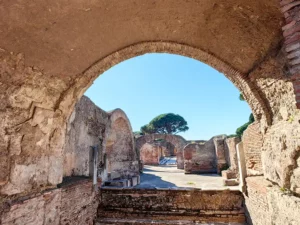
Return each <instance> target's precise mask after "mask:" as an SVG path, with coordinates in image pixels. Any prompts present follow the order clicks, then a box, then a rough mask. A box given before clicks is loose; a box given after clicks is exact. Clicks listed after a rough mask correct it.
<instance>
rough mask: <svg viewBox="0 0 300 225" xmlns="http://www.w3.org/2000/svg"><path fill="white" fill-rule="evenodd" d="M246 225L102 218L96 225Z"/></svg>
mask: <svg viewBox="0 0 300 225" xmlns="http://www.w3.org/2000/svg"><path fill="white" fill-rule="evenodd" d="M109 224H113V225H153V224H154V225H245V224H244V223H218V222H217V223H216V222H212V223H210V222H208V223H201V222H197V221H189V220H150V219H120V218H102V219H97V221H96V225H109Z"/></svg>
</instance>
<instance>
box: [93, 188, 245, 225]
mask: <svg viewBox="0 0 300 225" xmlns="http://www.w3.org/2000/svg"><path fill="white" fill-rule="evenodd" d="M100 198H101V204H100V205H99V210H98V218H127V219H133V218H143V219H147V218H148V219H149V218H151V220H164V221H166V220H192V221H199V222H202V223H205V222H224V223H229V222H237V223H242V222H244V219H245V218H244V208H243V201H244V200H243V195H242V194H241V193H240V192H239V191H202V190H149V189H148V190H147V189H102V190H101V196H100Z"/></svg>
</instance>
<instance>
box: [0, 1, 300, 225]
mask: <svg viewBox="0 0 300 225" xmlns="http://www.w3.org/2000/svg"><path fill="white" fill-rule="evenodd" d="M299 30H300V2H299V1H297V0H280V1H278V0H260V1H258V0H249V1H245V0H203V1H196V0H190V1H186V0H177V1H172V0H165V1H156V0H151V1H150V0H149V1H148V0H147V1H134V0H122V1H120V0H110V1H108V0H101V1H83V0H78V1H71V2H69V1H61V0H53V1H30V2H28V1H16V0H11V1H1V2H0V31H1V40H0V200H1V201H0V223H1V224H3V225H9V224H10V225H11V224H31V225H46V224H47V225H50V224H53V225H57V224H66V225H67V224H78V225H79V224H80V225H81V224H98V225H100V224H101V225H102V224H150V222H151V223H152V222H153V221H154V222H155V223H156V224H201V223H202V224H203V223H205V222H209V223H210V224H218V223H225V224H230V223H231V224H232V223H236V224H245V223H247V224H254V225H260V224H261V225H269V224H270V225H272V224H276V225H286V224H293V225H296V224H299V223H300V219H299V211H300V167H299V165H300V147H299V146H300V136H299V134H300V124H299V123H300V110H299V108H300V35H299ZM152 52H157V53H172V54H178V55H182V56H187V57H190V58H194V59H196V60H199V61H202V62H204V63H206V64H208V65H210V66H212V67H213V68H215V69H217V70H218V71H219V72H221V73H223V74H224V75H225V76H226V77H227V78H228V79H229V80H231V81H232V83H233V84H234V85H235V86H236V87H237V88H238V89H239V90H240V92H241V93H242V94H243V96H244V98H245V99H246V101H247V102H248V104H249V106H250V107H251V109H252V112H253V114H254V117H255V121H256V122H255V123H254V124H252V125H251V126H249V128H248V129H247V131H246V132H245V134H244V135H243V137H242V140H241V142H240V143H237V142H236V141H233V143H229V142H230V141H229V142H228V146H231V149H233V150H229V151H228V152H230V153H231V152H232V151H233V152H236V153H233V154H229V156H228V155H227V156H226V154H225V153H224V152H226V146H225V147H224V145H222V144H221V142H222V141H221V140H216V141H215V142H214V144H215V145H216V146H217V147H216V156H217V157H222V158H223V161H219V162H218V165H217V170H219V171H221V168H223V167H224V165H225V163H226V160H227V161H228V159H230V163H231V164H230V165H228V166H230V167H229V168H228V170H227V172H223V174H224V177H227V178H226V179H231V178H234V179H236V178H238V179H239V185H240V186H239V187H240V191H220V190H219V191H218V190H210V191H203V190H196V191H193V190H181V191H179V190H148V191H147V190H135V189H131V188H129V189H128V190H122V191H120V190H118V189H114V190H113V189H112V188H111V189H109V188H104V189H103V190H102V191H100V192H99V189H97V188H95V185H96V186H100V184H103V183H102V182H104V181H105V180H107V181H108V180H109V179H113V178H116V179H119V180H123V181H120V182H121V183H122V182H123V184H124V183H126V182H127V185H129V183H130V184H133V183H136V182H137V178H134V179H131V178H133V177H136V176H137V174H138V170H139V163H138V161H139V155H138V154H139V153H138V152H136V151H135V150H136V149H137V148H138V147H135V145H136V146H139V143H138V141H137V142H136V143H134V141H133V140H134V139H133V136H132V133H129V131H130V129H131V128H130V124H129V122H128V119H127V118H126V116H125V114H124V113H123V112H122V111H121V110H116V111H115V112H111V113H106V112H103V111H102V110H100V109H95V108H93V107H92V108H93V110H92V108H91V110H90V112H91V114H88V116H89V117H87V118H85V119H86V120H84V121H82V123H81V122H80V121H78V122H76V119H77V118H78V119H79V120H80V118H82V117H81V116H82V115H81V114H80V113H79V114H77V115H76V113H75V114H74V113H73V112H74V109H75V108H76V106H75V105H76V103H77V102H78V101H79V99H80V98H81V97H82V96H83V94H84V92H85V91H86V90H87V89H88V88H89V87H90V85H91V84H92V83H93V81H94V80H95V79H96V78H97V77H98V76H99V75H101V74H102V73H103V72H104V71H106V70H108V69H109V68H111V67H112V66H114V65H116V64H117V63H120V62H122V61H124V60H126V59H129V58H132V57H135V56H138V55H142V54H145V53H152ZM203 79H205V76H204V77H203ZM82 104H84V103H82ZM77 106H78V105H77ZM78 107H80V103H79V106H78ZM93 111H94V112H96V113H93ZM77 127H80V129H82V130H81V131H82V132H85V133H86V134H87V136H86V139H85V138H82V136H80V133H74V132H73V131H72V129H74V128H75V129H77ZM120 137H121V138H120ZM74 138H75V139H76V141H75V142H74V141H73V140H74ZM165 140H166V139H165ZM77 141H79V142H77ZM80 141H83V142H80ZM86 141H89V144H87V143H86ZM166 141H168V140H166ZM168 142H170V143H172V142H171V141H168ZM223 142H224V141H223ZM90 143H91V144H90ZM172 144H173V145H174V146H175V148H176V149H177V156H178V158H177V160H178V161H177V163H178V168H180V169H183V168H184V158H183V154H182V152H180V151H179V149H178V147H177V145H176V144H174V143H172ZM91 146H92V147H91ZM120 146H122V151H124V154H119V151H118V149H119V147H120ZM123 147H124V148H123ZM194 147H195V148H197V147H196V146H194ZM198 148H199V146H198ZM97 149H98V150H97ZM234 149H235V150H234ZM98 151H99V152H102V153H101V154H99V155H98V157H95V156H97V154H98V153H96V152H98ZM105 154H106V155H105ZM181 156H182V158H180V157H181ZM91 159H93V163H92V165H97V166H96V167H95V166H94V167H93V173H92V174H93V175H92V177H91V168H90V164H91V162H90V161H91ZM96 159H99V161H97V160H96ZM112 159H116V160H115V161H114V160H112ZM121 165H122V166H121ZM206 166H207V165H206ZM95 171H96V172H95ZM231 172H233V175H231V174H230V173H231ZM77 176H84V177H81V178H80V179H79V178H78V179H75V178H74V177H77ZM68 177H71V178H69V179H68ZM63 178H65V179H63ZM124 179H125V180H126V179H127V181H124ZM130 179H131V181H129V180H130ZM95 182H96V184H95ZM150 200H151V202H153V205H149V202H150ZM190 202H191V203H194V204H189V203H190ZM156 203H157V204H156ZM128 209H130V212H128V211H129V210H128ZM169 211H172V213H171V214H170V213H167V212H169ZM149 215H153V217H151V218H149ZM149 220H150V221H149Z"/></svg>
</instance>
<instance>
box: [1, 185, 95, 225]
mask: <svg viewBox="0 0 300 225" xmlns="http://www.w3.org/2000/svg"><path fill="white" fill-rule="evenodd" d="M92 190H93V189H92V182H91V181H90V180H87V179H84V180H79V181H76V182H68V183H65V184H63V185H62V186H61V188H57V189H53V190H49V191H44V192H42V193H39V194H36V195H32V196H27V197H23V198H19V199H15V200H7V201H5V202H3V203H2V207H0V208H2V210H3V212H2V216H1V217H0V224H2V225H21V224H26V225H70V224H72V225H82V224H86V225H92V224H93V221H94V219H95V215H96V211H97V206H98V199H97V198H96V195H95V192H93V191H92Z"/></svg>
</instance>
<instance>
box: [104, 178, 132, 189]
mask: <svg viewBox="0 0 300 225" xmlns="http://www.w3.org/2000/svg"><path fill="white" fill-rule="evenodd" d="M104 186H109V187H130V180H129V179H122V180H111V181H106V182H104Z"/></svg>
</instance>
